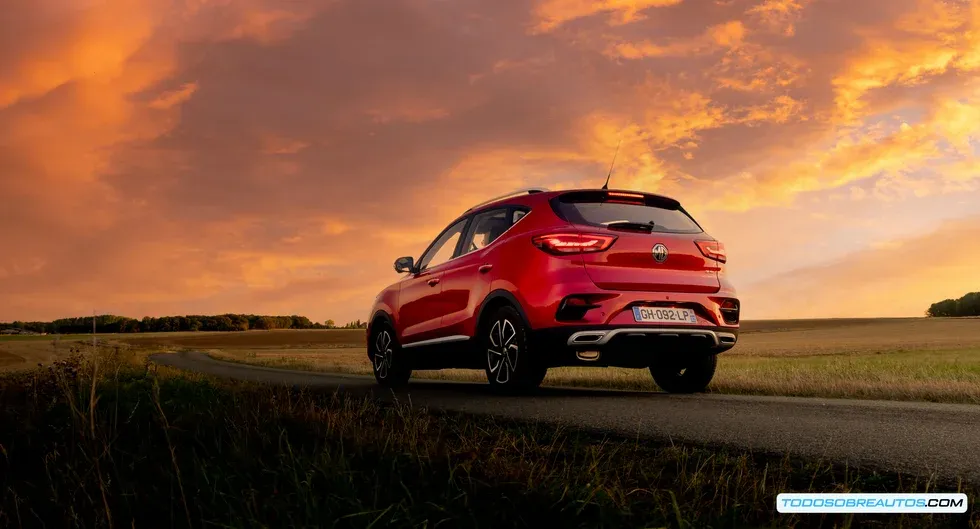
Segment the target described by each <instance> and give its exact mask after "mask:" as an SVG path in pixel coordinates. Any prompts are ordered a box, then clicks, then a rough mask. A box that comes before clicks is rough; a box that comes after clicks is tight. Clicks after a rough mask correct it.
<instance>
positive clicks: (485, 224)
mask: <svg viewBox="0 0 980 529" xmlns="http://www.w3.org/2000/svg"><path fill="white" fill-rule="evenodd" d="M508 211H509V210H507V209H492V210H490V211H484V212H483V213H480V214H479V215H476V216H475V217H473V224H472V227H471V228H470V230H469V233H468V235H467V236H466V241H465V242H464V244H463V251H462V253H463V254H467V253H470V252H475V251H477V250H480V249H482V248H485V247H487V246H488V245H489V244H490V243H492V242H493V241H495V240H497V238H498V237H500V236H501V235H503V233H504V232H505V231H507V228H510V227H511V225H512V224H513V223H512V222H511V218H512V217H511V216H509V215H508Z"/></svg>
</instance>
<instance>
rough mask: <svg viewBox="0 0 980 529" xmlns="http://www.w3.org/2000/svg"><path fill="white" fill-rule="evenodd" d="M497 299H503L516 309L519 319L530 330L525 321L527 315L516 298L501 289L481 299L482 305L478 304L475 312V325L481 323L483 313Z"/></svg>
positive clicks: (526, 320) (528, 324)
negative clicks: (478, 306)
mask: <svg viewBox="0 0 980 529" xmlns="http://www.w3.org/2000/svg"><path fill="white" fill-rule="evenodd" d="M497 299H505V300H507V302H509V303H510V304H511V305H513V306H514V308H515V309H517V313H518V314H520V315H521V319H522V320H524V326H525V327H527V329H528V330H531V324H530V322H529V321H528V319H527V313H526V312H524V307H522V306H521V303H520V302H519V301H517V297H516V296H514V294H511V293H510V292H508V291H506V290H503V289H498V290H494V291H493V292H490V293H489V294H487V297H485V298H483V303H480V308H479V309H478V310H477V312H476V321H477V323H479V322H482V321H483V312H484V310H485V309H486V308H487V305H489V304H490V302H492V301H494V300H497Z"/></svg>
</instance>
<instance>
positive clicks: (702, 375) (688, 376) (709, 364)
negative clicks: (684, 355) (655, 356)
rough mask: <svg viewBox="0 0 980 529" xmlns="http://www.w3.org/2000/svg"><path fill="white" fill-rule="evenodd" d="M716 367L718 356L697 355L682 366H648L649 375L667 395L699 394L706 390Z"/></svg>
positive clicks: (674, 363)
mask: <svg viewBox="0 0 980 529" xmlns="http://www.w3.org/2000/svg"><path fill="white" fill-rule="evenodd" d="M717 367H718V355H715V354H709V355H698V356H693V357H691V358H689V359H687V361H686V362H685V363H682V364H679V363H677V362H671V363H663V364H654V365H652V366H650V374H651V375H653V381H654V382H656V383H657V385H658V386H660V389H662V390H664V391H666V392H667V393H701V392H702V391H704V390H705V389H707V388H708V384H710V383H711V379H712V378H713V377H714V376H715V368H717Z"/></svg>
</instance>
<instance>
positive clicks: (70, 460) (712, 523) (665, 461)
mask: <svg viewBox="0 0 980 529" xmlns="http://www.w3.org/2000/svg"><path fill="white" fill-rule="evenodd" d="M84 347H86V346H84V345H82V344H81V343H80V344H78V345H77V348H84ZM100 349H102V352H101V353H99V354H86V355H82V354H80V353H78V352H77V351H76V352H73V353H72V354H70V355H69V356H68V357H66V358H65V359H64V360H60V361H58V362H57V363H56V364H54V365H53V366H51V367H46V368H37V369H34V370H31V371H19V372H17V373H13V374H8V375H6V376H3V377H0V526H3V527H64V526H72V527H205V526H209V527H588V528H598V527H676V528H680V527H685V528H686V527H745V526H751V527H848V526H857V525H859V524H864V523H868V524H873V525H875V526H876V527H954V526H955V527H973V528H977V527H980V515H978V513H977V511H976V510H975V509H974V510H973V513H972V514H970V515H969V516H931V517H930V516H925V517H924V516H895V515H892V516H887V517H884V516H883V517H878V518H867V517H864V518H853V517H848V516H844V515H841V516H812V515H811V516H783V515H778V514H776V513H775V512H774V505H775V497H776V494H777V493H779V492H790V491H796V492H806V491H820V492H846V491H876V492H896V491H900V492H922V491H927V490H944V491H951V490H960V491H963V492H966V493H967V494H969V495H970V497H971V498H976V488H975V487H976V485H971V484H962V483H939V482H935V481H932V480H930V479H928V478H921V477H919V478H917V477H911V476H898V475H893V474H881V473H877V472H875V471H874V470H872V469H866V468H841V467H836V466H831V465H828V464H823V463H820V462H815V461H799V460H794V459H790V458H784V457H774V456H765V455H758V454H750V453H744V452H736V451H726V450H712V449H707V448H699V447H691V446H680V445H677V446H675V445H669V444H667V445H664V444H658V443H653V442H650V441H646V440H643V439H639V438H637V439H624V438H617V437H599V436H596V435H595V434H587V433H582V432H576V431H572V430H561V429H555V427H553V426H546V425H534V424H522V423H515V422H504V421H500V420H493V419H490V418H486V417H480V418H474V417H470V416H466V415H460V414H436V413H432V412H429V411H427V410H424V409H417V408H410V407H408V406H407V405H404V404H402V405H397V404H396V405H393V406H382V405H379V404H378V403H376V402H374V401H371V400H366V399H365V398H354V397H344V396H340V395H335V394H326V393H315V392H310V391H302V390H298V389H292V388H287V387H272V386H258V385H251V384H246V383H235V382H226V381H217V380H212V379H208V378H204V377H201V376H197V375H189V374H185V373H181V372H179V371H175V370H171V369H168V368H164V367H157V366H155V365H152V364H149V363H146V357H145V354H143V352H141V348H139V347H129V348H126V347H118V348H113V349H110V350H105V349H104V348H100Z"/></svg>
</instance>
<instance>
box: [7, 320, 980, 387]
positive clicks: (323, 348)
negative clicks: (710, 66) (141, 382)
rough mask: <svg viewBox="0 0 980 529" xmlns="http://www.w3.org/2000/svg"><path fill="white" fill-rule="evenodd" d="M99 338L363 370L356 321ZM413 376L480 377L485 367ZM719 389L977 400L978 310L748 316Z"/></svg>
mask: <svg viewBox="0 0 980 529" xmlns="http://www.w3.org/2000/svg"><path fill="white" fill-rule="evenodd" d="M91 339H92V335H74V336H59V337H54V338H52V337H45V336H21V337H0V371H4V370H7V371H9V370H14V369H23V368H29V367H31V366H35V365H37V364H38V363H50V362H51V361H54V360H57V359H61V358H64V357H65V355H66V354H67V352H68V350H69V349H70V348H71V347H72V344H83V345H84V344H86V343H89V342H90V340H91ZM97 339H98V340H100V341H101V342H103V343H109V344H112V343H119V344H128V345H129V346H132V347H140V348H148V347H150V348H156V349H158V350H181V349H190V350H195V351H204V352H207V353H208V354H210V355H211V356H212V357H214V358H217V359H221V360H229V361H234V362H244V363H250V364H259V365H265V366H271V367H280V368H291V369H303V370H313V371H328V372H339V373H353V374H362V375H370V373H371V366H370V364H369V362H368V360H367V354H366V350H365V333H364V331H363V330H361V329H350V330H343V329H334V330H273V331H254V332H234V333H228V332H167V333H141V334H120V335H98V336H97ZM415 376H416V378H430V379H449V380H463V381H475V382H485V375H484V374H483V372H482V371H476V370H444V371H420V372H417V373H416V374H415ZM544 383H545V385H551V386H575V387H598V388H614V389H625V390H641V391H657V387H656V386H655V385H654V383H653V380H652V378H651V377H650V374H649V372H647V371H646V370H643V369H615V368H562V369H552V370H551V371H550V372H549V373H548V377H547V378H546V379H545V381H544ZM709 390H710V391H712V392H716V393H733V394H746V395H788V396H804V397H840V398H865V399H889V400H917V401H931V402H952V403H973V404H980V318H904V319H842V320H784V321H747V322H744V323H743V326H742V334H741V336H740V338H739V343H738V345H736V346H735V348H734V349H732V350H731V351H728V352H725V353H723V354H722V357H721V360H720V362H719V368H718V371H717V373H716V375H715V378H714V380H713V381H712V384H711V386H710V388H709Z"/></svg>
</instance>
